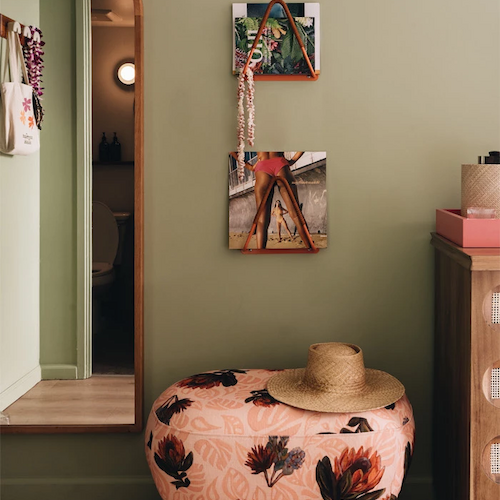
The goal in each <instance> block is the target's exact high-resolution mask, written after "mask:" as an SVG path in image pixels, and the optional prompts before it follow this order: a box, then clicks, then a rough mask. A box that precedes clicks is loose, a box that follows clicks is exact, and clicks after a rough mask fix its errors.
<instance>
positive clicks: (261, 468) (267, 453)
mask: <svg viewBox="0 0 500 500" xmlns="http://www.w3.org/2000/svg"><path fill="white" fill-rule="evenodd" d="M274 459H275V454H274V452H273V451H272V450H270V449H269V448H267V446H266V447H264V446H262V445H261V444H258V445H257V446H253V447H252V450H251V451H249V452H248V459H247V461H246V462H245V465H246V466H247V467H250V469H252V471H253V472H252V474H260V473H261V472H264V474H265V475H266V480H267V469H270V468H271V466H272V465H273V463H274Z"/></svg>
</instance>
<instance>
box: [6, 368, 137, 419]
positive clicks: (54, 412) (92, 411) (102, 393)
mask: <svg viewBox="0 0 500 500" xmlns="http://www.w3.org/2000/svg"><path fill="white" fill-rule="evenodd" d="M3 413H4V414H6V415H7V416H8V417H9V420H10V422H9V424H10V425H60V424H65V425H82V424H84V425H96V424H133V423H134V376H133V375H118V376H110V375H106V376H93V377H91V378H88V379H86V380H42V381H41V382H39V383H38V384H37V385H36V386H35V387H33V389H31V390H30V391H28V392H27V393H26V394H25V395H24V396H22V397H21V398H19V399H18V400H17V401H16V402H15V403H13V404H11V405H10V406H9V407H7V408H6V409H5V410H4V411H3Z"/></svg>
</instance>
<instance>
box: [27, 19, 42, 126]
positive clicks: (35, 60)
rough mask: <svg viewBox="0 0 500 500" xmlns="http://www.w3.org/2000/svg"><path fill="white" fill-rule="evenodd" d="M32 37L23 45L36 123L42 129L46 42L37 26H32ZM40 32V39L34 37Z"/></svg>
mask: <svg viewBox="0 0 500 500" xmlns="http://www.w3.org/2000/svg"><path fill="white" fill-rule="evenodd" d="M29 28H30V31H31V38H26V39H25V44H24V46H23V54H24V60H25V62H26V69H27V70H28V77H29V84H30V85H31V86H32V87H33V111H34V113H35V119H36V124H37V126H38V128H39V129H40V130H41V129H42V125H41V124H42V120H43V114H44V111H43V107H42V104H41V102H40V101H41V98H42V95H43V87H42V70H43V68H44V66H43V59H42V57H43V55H44V51H43V49H42V47H43V46H44V45H45V42H43V41H42V32H41V30H40V28H37V27H36V26H30V27H29ZM35 33H38V35H39V40H38V39H37V40H35V39H34V36H33V35H34V34H35Z"/></svg>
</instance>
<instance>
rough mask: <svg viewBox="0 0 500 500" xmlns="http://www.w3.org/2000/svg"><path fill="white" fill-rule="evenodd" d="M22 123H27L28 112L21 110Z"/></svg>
mask: <svg viewBox="0 0 500 500" xmlns="http://www.w3.org/2000/svg"><path fill="white" fill-rule="evenodd" d="M21 123H22V124H23V125H26V113H25V112H24V111H21Z"/></svg>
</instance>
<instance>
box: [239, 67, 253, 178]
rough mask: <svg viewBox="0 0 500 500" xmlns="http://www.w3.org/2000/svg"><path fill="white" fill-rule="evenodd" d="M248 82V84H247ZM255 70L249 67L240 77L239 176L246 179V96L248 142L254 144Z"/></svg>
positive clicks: (250, 144)
mask: <svg viewBox="0 0 500 500" xmlns="http://www.w3.org/2000/svg"><path fill="white" fill-rule="evenodd" d="M245 82H247V84H248V85H246V84H245ZM254 92H255V87H254V81H253V71H252V70H251V69H250V68H248V69H247V71H246V72H245V73H243V71H242V72H241V73H240V76H239V78H238V129H237V130H238V178H239V180H240V181H242V180H244V179H245V105H244V101H245V97H246V100H247V112H248V119H247V142H248V145H249V146H253V145H254V139H255V105H254Z"/></svg>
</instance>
